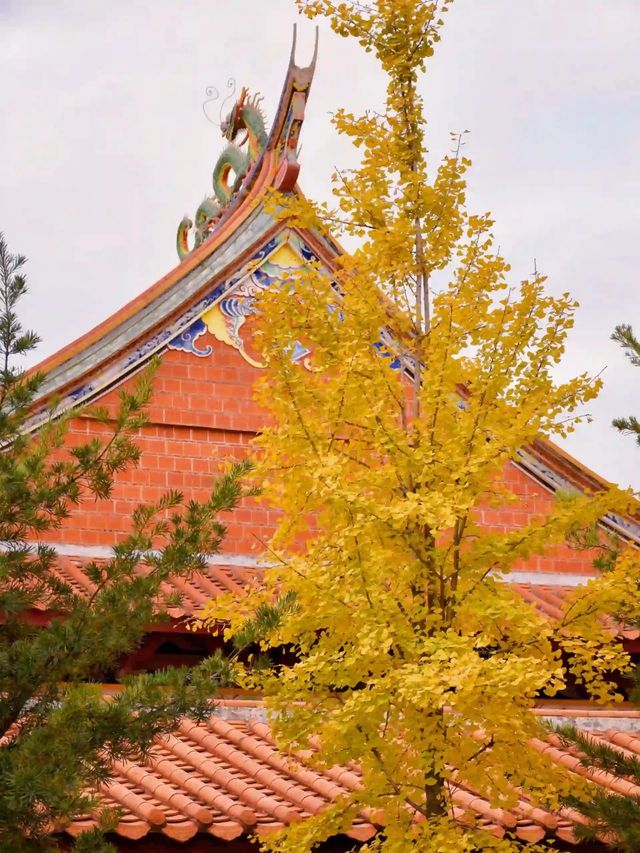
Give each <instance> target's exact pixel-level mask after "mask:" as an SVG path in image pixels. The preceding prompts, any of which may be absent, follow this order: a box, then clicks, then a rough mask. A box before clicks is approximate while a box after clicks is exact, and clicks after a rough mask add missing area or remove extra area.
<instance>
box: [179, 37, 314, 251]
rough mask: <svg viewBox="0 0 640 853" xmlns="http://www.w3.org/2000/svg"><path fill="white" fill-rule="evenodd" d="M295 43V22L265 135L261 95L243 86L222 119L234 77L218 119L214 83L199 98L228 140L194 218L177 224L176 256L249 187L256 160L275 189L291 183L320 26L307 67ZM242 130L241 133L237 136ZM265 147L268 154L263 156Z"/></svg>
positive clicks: (194, 245) (208, 231) (231, 95)
mask: <svg viewBox="0 0 640 853" xmlns="http://www.w3.org/2000/svg"><path fill="white" fill-rule="evenodd" d="M296 44H297V29H296V26H295V24H294V27H293V39H292V45H291V54H290V57H289V67H288V70H287V77H286V80H285V84H284V87H283V90H282V96H281V98H280V103H279V105H278V109H277V112H276V116H275V120H274V123H273V128H272V130H271V135H270V136H267V132H266V129H265V118H264V115H263V113H262V109H261V108H260V103H261V101H262V98H261V97H260V96H259V95H257V94H256V95H253V96H252V97H250V96H249V90H248V89H247V88H246V87H243V88H242V89H241V90H240V94H239V95H238V97H237V98H236V100H235V103H234V104H233V106H232V107H231V110H230V112H229V114H228V115H227V116H226V118H224V119H223V118H222V113H223V110H224V105H225V104H226V103H227V102H228V101H229V100H230V99H233V98H234V97H235V92H236V89H235V85H236V84H235V80H234V79H233V78H232V77H230V78H229V80H228V81H227V89H230V90H231V92H230V93H229V94H228V95H227V97H226V98H225V99H224V100H223V101H222V104H221V107H220V123H219V124H218V122H216V121H214V120H213V119H212V118H211V116H210V115H209V108H210V105H211V104H212V103H214V102H215V101H217V100H218V99H219V98H220V92H219V90H218V89H217V87H215V86H208V87H207V89H206V96H207V98H206V100H205V101H204V103H203V104H202V110H203V112H204V114H205V117H206V118H207V120H208V121H209V122H211V124H214V125H216V126H217V127H219V128H220V131H221V133H222V135H223V137H224V138H225V139H226V140H227V141H228V142H229V145H227V147H226V148H225V149H224V151H223V152H222V154H221V155H220V157H219V158H218V160H217V162H216V165H215V167H214V170H213V195H208V196H206V197H205V199H204V200H203V201H202V203H201V204H200V206H199V207H198V209H197V210H196V213H195V217H194V220H195V222H192V220H191V219H190V218H189V217H188V216H185V217H184V218H183V219H182V221H181V222H180V225H179V226H178V233H177V237H176V248H177V250H178V256H179V257H180V260H183V259H184V258H186V257H187V255H189V254H190V253H191V252H192V251H193V250H194V249H196V248H197V247H198V246H200V245H201V244H202V243H203V242H204V241H205V240H206V239H207V238H208V237H209V236H210V234H211V233H212V232H213V231H214V229H215V228H216V226H217V225H218V223H219V222H220V221H221V219H222V217H223V216H225V214H226V211H227V210H228V209H229V207H230V205H231V203H232V201H233V200H234V199H235V198H237V196H238V195H239V194H240V191H241V190H243V191H246V190H247V188H248V186H249V184H250V183H251V182H252V180H253V178H252V177H251V176H252V175H255V174H257V169H256V168H254V167H256V164H258V162H259V161H260V162H262V163H263V164H266V168H273V173H272V175H271V178H270V185H271V186H272V187H273V188H274V189H276V190H278V191H280V192H291V191H292V190H293V189H294V188H295V186H296V181H297V178H298V173H299V172H300V164H299V163H298V154H299V148H298V137H299V135H300V130H301V128H302V122H303V120H304V110H305V106H306V102H307V98H308V95H309V89H310V87H311V81H312V80H313V74H314V70H315V65H316V60H317V57H318V28H317V27H316V31H315V44H314V49H313V56H312V59H311V63H310V64H309V65H307V66H306V67H299V66H297V65H296V64H295V52H296ZM242 132H244V138H242V139H239V137H240V135H241V133H242ZM267 153H268V154H269V155H271V156H270V157H266V156H265V157H263V154H265V155H266V154H267ZM259 168H262V167H259ZM265 185H266V184H265ZM225 218H226V217H225Z"/></svg>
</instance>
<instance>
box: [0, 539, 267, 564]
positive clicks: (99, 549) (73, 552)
mask: <svg viewBox="0 0 640 853" xmlns="http://www.w3.org/2000/svg"><path fill="white" fill-rule="evenodd" d="M13 544H14V543H10V542H0V551H7V550H9V548H10V547H11V546H12V545H13ZM15 544H25V543H15ZM26 544H27V545H29V546H31V547H33V548H36V547H37V546H38V545H46V546H48V547H49V548H53V549H54V551H56V553H58V554H61V555H62V556H63V557H82V558H83V559H88V560H110V559H111V558H112V557H113V549H112V548H110V547H109V546H108V545H69V544H65V543H58V542H27V543H26ZM205 557H206V560H207V564H208V565H210V566H239V567H241V568H251V569H256V568H260V567H263V566H264V565H265V563H264V561H261V560H258V559H256V558H255V557H250V556H248V555H245V554H224V553H222V554H206V555H205Z"/></svg>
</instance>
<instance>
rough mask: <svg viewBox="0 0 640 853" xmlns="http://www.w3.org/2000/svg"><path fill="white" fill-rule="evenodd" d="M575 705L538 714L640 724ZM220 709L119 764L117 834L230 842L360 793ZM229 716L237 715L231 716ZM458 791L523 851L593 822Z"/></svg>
mask: <svg viewBox="0 0 640 853" xmlns="http://www.w3.org/2000/svg"><path fill="white" fill-rule="evenodd" d="M567 705H568V703H562V706H563V707H559V706H556V707H553V706H551V705H549V704H546V703H545V704H544V706H543V707H542V708H541V709H540V711H541V712H542V713H543V714H545V715H547V716H551V717H553V718H554V719H556V720H557V719H558V717H562V716H563V715H566V718H567V719H569V720H572V721H574V720H575V719H576V716H579V717H582V718H585V719H586V720H590V719H592V720H594V721H595V722H599V725H600V726H601V729H602V728H603V727H604V725H606V724H607V722H603V720H602V715H603V714H604V715H607V716H608V717H609V718H610V719H612V720H614V721H615V724H614V725H615V726H617V725H618V724H620V725H622V724H623V723H624V724H625V725H627V726H631V727H633V726H635V725H637V724H638V725H640V723H638V712H637V711H635V710H632V709H625V710H623V711H618V715H617V716H612V715H614V711H613V710H611V711H608V710H606V709H605V710H602V709H600V710H599V715H598V714H595V713H594V714H592V715H590V714H589V713H588V712H589V710H590V709H589V708H587V707H584V705H580V703H576V705H580V707H575V708H572V707H571V706H569V707H567ZM218 706H219V707H218V709H217V710H216V712H215V713H214V715H213V716H212V717H211V718H210V719H209V720H207V721H205V722H203V723H196V722H194V721H192V720H185V721H184V722H183V724H182V725H181V726H180V727H179V728H178V730H177V731H176V732H175V733H174V734H171V735H164V736H159V737H158V738H157V739H156V741H155V744H154V746H153V748H152V750H151V751H150V753H149V755H147V756H145V758H144V759H141V760H140V761H136V762H131V761H126V762H124V761H123V762H118V763H116V764H115V765H114V767H113V777H112V780H111V781H110V782H108V783H104V784H101V785H100V787H99V789H98V795H99V798H100V800H101V802H102V804H104V805H107V806H111V807H119V808H120V810H121V817H120V820H119V823H118V824H117V827H116V833H117V834H118V835H120V836H122V837H123V838H128V839H137V838H141V837H142V836H144V835H147V834H153V833H157V834H164V835H166V836H168V837H169V838H172V839H173V840H174V841H176V842H177V843H183V844H187V843H188V841H189V839H191V838H195V837H198V836H199V837H202V836H207V835H211V836H214V837H216V838H218V839H220V840H223V841H224V840H229V841H230V840H232V839H234V838H238V837H240V836H249V835H251V834H253V833H257V834H258V835H264V834H267V833H270V832H274V831H276V830H277V829H279V828H281V827H282V826H286V825H287V824H290V823H292V822H293V821H299V820H301V819H304V817H305V816H307V815H309V814H314V813H317V812H319V811H321V810H322V809H323V808H326V807H327V805H328V804H329V803H330V802H332V801H333V800H334V799H335V798H336V797H338V796H340V795H344V794H345V793H347V792H348V791H349V790H352V789H354V788H360V787H361V785H362V782H361V779H360V775H359V774H358V773H357V772H354V769H356V768H352V769H349V768H347V767H339V766H336V767H331V768H327V769H323V770H321V771H320V770H315V769H310V768H308V767H302V766H301V765H300V759H299V757H298V758H296V756H292V755H288V754H286V753H284V752H282V751H280V750H278V749H277V748H276V747H275V745H274V742H273V738H272V736H271V732H270V729H269V726H268V725H267V724H266V723H264V722H262V721H261V720H260V719H256V717H257V716H259V715H260V714H262V713H263V708H262V706H261V704H260V703H259V702H257V701H254V700H232V699H229V700H219V702H218ZM572 712H573V713H572ZM625 714H626V719H624V715H625ZM229 715H231V716H235V718H234V719H224V716H229ZM618 721H619V723H618ZM587 734H588V737H590V738H592V739H594V740H598V741H602V742H606V743H609V744H611V745H612V746H614V747H615V748H617V749H620V750H621V751H624V752H625V753H627V754H632V755H640V736H636V735H635V732H634V731H633V730H632V731H622V730H621V729H618V728H615V727H614V728H609V729H607V730H606V731H605V730H598V731H593V732H590V733H587ZM532 746H533V747H534V748H535V749H537V750H538V751H540V752H543V753H545V754H546V755H547V756H548V757H549V758H550V759H551V760H552V761H553V762H554V763H555V764H557V765H560V766H562V767H565V768H566V769H567V772H569V773H576V774H577V775H579V776H582V777H585V778H587V779H589V780H590V781H592V782H593V783H594V784H596V785H598V786H599V787H601V788H604V789H605V790H607V791H609V792H611V793H619V794H626V795H628V794H632V795H634V796H636V795H639V794H640V789H639V788H638V787H637V786H635V785H633V784H632V783H631V782H629V781H627V780H626V779H619V778H616V777H614V776H612V775H611V774H609V773H603V772H599V771H593V770H591V769H589V768H585V767H583V766H582V765H581V763H580V756H579V754H577V753H573V752H572V751H570V750H569V749H567V747H566V746H565V745H564V743H563V742H562V740H561V739H560V738H559V737H558V736H557V735H555V734H550V735H549V736H548V738H547V739H545V740H534V741H532ZM452 791H453V807H454V814H455V816H456V818H457V819H458V820H459V821H460V822H461V823H473V822H474V821H477V822H478V825H479V826H481V827H483V828H484V829H485V830H486V831H487V832H489V833H491V834H492V835H493V836H495V837H498V838H501V837H503V836H504V835H505V834H508V833H511V834H513V835H514V836H515V837H516V838H518V839H520V840H521V841H522V842H523V843H525V844H530V843H536V842H539V841H543V840H547V841H550V840H551V839H553V838H556V839H558V840H562V841H564V842H567V843H572V844H573V843H576V840H575V834H574V827H575V825H576V824H577V823H585V819H584V818H583V817H582V816H581V815H580V814H578V813H577V812H575V811H573V810H572V809H568V808H563V809H560V810H559V811H558V812H557V813H555V814H553V813H551V812H548V811H546V810H545V809H544V808H541V807H539V806H536V805H534V804H533V803H532V802H530V801H529V799H528V797H527V794H526V791H525V792H521V793H520V795H519V801H518V803H517V805H516V806H515V807H514V808H513V809H511V810H505V809H502V808H499V807H494V806H492V805H491V803H489V802H488V801H487V800H486V799H485V798H484V797H482V796H479V795H478V794H476V793H475V792H474V791H473V790H472V789H471V788H469V787H468V786H467V785H466V784H465V783H464V780H462V779H458V778H457V777H456V778H454V779H453V780H452ZM374 815H375V813H374V811H373V810H371V809H370V810H366V811H363V812H362V813H361V815H360V816H359V817H358V818H356V820H354V822H353V825H352V827H351V829H350V830H349V833H348V834H349V836H350V837H351V838H352V839H354V840H360V841H366V840H368V839H370V838H371V837H372V836H373V835H374V834H375V832H376V831H377V827H378V826H379V825H380V824H379V821H380V815H379V814H378V816H377V819H376V817H375V816H374ZM94 817H95V816H88V815H84V816H81V817H79V818H78V819H77V820H75V821H74V822H73V823H71V824H70V825H69V826H67V827H66V828H65V831H66V832H67V833H68V834H69V835H71V836H77V835H78V834H79V833H80V832H81V831H83V830H85V829H87V828H89V827H91V826H92V825H93V821H94Z"/></svg>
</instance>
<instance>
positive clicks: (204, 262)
mask: <svg viewBox="0 0 640 853" xmlns="http://www.w3.org/2000/svg"><path fill="white" fill-rule="evenodd" d="M295 47H296V36H295V27H294V37H293V44H292V49H291V56H290V58H289V65H288V68H287V74H286V78H285V82H284V85H283V88H282V93H281V96H280V101H279V104H278V108H277V110H276V115H275V118H274V122H273V126H272V129H271V132H270V134H269V138H268V140H267V145H266V147H265V150H264V151H263V153H262V155H261V156H260V157H259V159H258V161H257V162H256V163H255V164H254V166H253V168H252V169H251V171H250V173H249V174H248V175H247V177H246V179H245V181H244V183H243V186H242V187H241V189H240V190H239V192H238V194H237V195H236V196H235V198H234V199H233V201H232V203H231V204H230V205H229V207H228V208H227V209H226V210H225V212H224V214H223V216H222V218H221V220H220V222H218V223H217V225H216V228H215V229H214V231H213V232H212V234H211V236H210V237H209V238H208V239H207V240H205V241H204V242H203V243H202V244H201V245H200V246H199V247H198V248H197V249H195V250H194V251H193V252H191V253H190V254H189V255H188V256H187V257H186V258H185V259H184V260H183V261H182V262H181V263H179V264H178V265H177V266H176V267H174V269H172V270H171V271H170V272H168V273H167V274H166V275H165V276H163V277H162V278H161V279H160V280H159V281H157V282H156V283H155V284H153V285H151V286H150V287H148V288H147V289H146V290H145V291H143V292H142V293H141V294H140V295H138V296H136V297H135V298H134V299H132V300H131V301H130V302H128V303H127V304H126V305H124V306H123V307H122V308H120V309H119V310H118V311H116V312H115V313H114V314H112V315H111V316H110V317H109V318H107V319H106V320H104V321H103V322H102V323H100V324H98V325H97V326H95V327H94V328H93V329H91V330H90V331H88V332H86V333H85V334H84V335H82V336H80V337H79V338H77V339H76V340H74V341H72V342H71V343H69V344H67V345H66V346H64V347H63V348H62V349H60V350H58V351H57V352H56V353H54V354H53V355H51V356H49V357H48V358H46V359H44V360H43V361H41V362H40V363H39V364H37V365H36V366H35V367H34V368H32V371H31V372H32V373H35V372H40V373H43V374H45V376H46V377H47V380H46V382H45V384H44V386H43V391H42V393H41V395H40V396H39V398H38V400H37V401H36V408H40V407H41V406H42V405H43V404H44V403H45V402H46V400H47V399H48V398H50V397H52V396H54V395H55V396H58V395H62V394H64V393H65V392H68V391H69V390H70V389H71V387H72V386H74V385H78V384H81V383H83V382H85V381H86V380H87V379H88V377H89V376H90V375H91V374H92V373H94V372H95V371H96V370H98V369H99V368H101V367H104V365H105V362H107V361H108V360H109V359H112V358H113V357H114V355H115V353H114V351H113V348H109V347H108V346H106V347H105V346H102V347H101V344H102V343H103V342H105V341H106V340H107V339H108V338H109V336H111V337H113V336H114V334H116V333H117V331H118V330H119V329H121V328H123V327H125V326H128V327H129V328H131V327H132V326H133V325H134V324H135V321H136V319H137V318H142V317H144V315H145V314H146V313H147V311H148V310H149V309H150V308H151V307H152V306H154V305H158V304H161V303H162V301H163V298H165V297H167V295H168V294H170V293H171V292H172V291H175V289H176V286H177V285H179V284H180V283H181V282H182V281H184V280H186V279H188V277H189V276H190V275H192V274H193V273H197V272H199V271H200V270H202V271H203V272H204V271H206V268H207V266H209V265H210V263H211V260H212V257H213V256H214V255H217V254H218V253H221V252H224V251H225V250H226V249H227V248H228V247H229V246H230V245H231V244H232V243H233V241H234V238H235V236H236V235H237V234H238V233H239V232H240V231H242V229H243V228H245V227H246V226H247V224H248V221H249V219H250V218H251V217H253V218H254V219H255V218H256V217H259V216H260V214H261V204H262V201H263V200H264V197H265V195H266V193H267V191H268V189H269V188H270V187H271V186H273V184H274V180H275V178H276V174H277V171H278V168H279V166H280V160H279V157H280V155H279V149H282V147H283V145H284V144H285V143H286V140H285V139H283V134H284V132H285V130H286V129H287V125H286V123H287V116H288V115H289V110H290V106H291V103H292V99H293V96H294V93H295V92H296V91H300V90H302V89H305V90H306V91H308V89H309V86H310V85H311V81H312V79H313V73H314V70H315V63H316V56H317V32H316V47H315V50H314V55H313V60H312V62H311V64H310V65H309V66H307V67H298V66H297V65H296V64H295ZM261 215H262V218H263V220H264V222H263V224H264V227H263V228H262V229H259V228H258V229H256V232H261V233H256V234H255V240H254V241H253V243H252V244H251V245H245V246H242V247H241V248H240V249H239V253H240V254H244V253H250V251H251V250H252V249H254V248H255V246H256V245H257V244H258V243H259V242H260V241H261V240H264V239H268V237H269V232H270V231H273V226H274V224H273V222H271V226H272V227H271V228H270V227H269V223H268V222H267V219H268V217H266V215H265V214H264V213H262V214H261ZM245 242H246V241H245ZM240 254H239V256H238V257H237V258H231V259H229V263H228V264H226V265H225V266H224V268H223V269H221V270H219V271H218V273H217V274H218V275H220V276H222V275H224V274H226V273H228V271H229V269H230V268H231V267H232V266H233V264H234V263H237V262H239V261H240V262H241V261H242V257H241V256H240ZM205 286H206V282H204V283H203V287H205ZM201 289H202V288H201ZM192 300H193V293H192V294H189V295H188V296H186V301H187V302H188V301H192ZM168 310H170V313H171V315H172V316H173V315H175V314H176V313H177V312H178V310H179V309H178V307H177V306H175V305H172V306H170V308H169V309H168ZM161 322H162V321H161V320H158V321H156V322H154V323H153V325H151V326H150V325H149V324H148V323H143V322H141V323H140V332H139V334H138V335H130V337H129V340H128V341H127V342H126V348H127V349H130V348H132V347H134V346H135V345H136V344H137V343H139V342H140V341H141V340H143V339H145V338H147V337H149V335H151V334H153V332H154V331H155V330H157V329H158V327H159V325H160V323H161ZM101 350H102V352H101ZM120 351H122V349H121V350H120ZM91 354H93V355H94V357H93V358H91V357H90V355H91ZM83 356H84V357H85V358H83ZM82 361H85V362H86V364H85V365H84V366H83V364H82V363H81V362H82ZM74 367H76V368H77V369H74Z"/></svg>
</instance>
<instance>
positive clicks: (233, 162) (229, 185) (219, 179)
mask: <svg viewBox="0 0 640 853" xmlns="http://www.w3.org/2000/svg"><path fill="white" fill-rule="evenodd" d="M227 88H232V92H231V93H230V95H228V96H227V97H226V98H225V100H224V101H223V102H222V105H221V107H220V115H222V109H223V108H224V105H225V103H226V102H227V101H228V100H229V98H231V97H233V95H234V94H235V80H234V79H233V77H230V78H229V80H228V81H227ZM206 94H207V95H208V96H209V97H208V98H207V100H206V101H205V102H204V103H203V105H202V109H203V112H204V114H205V117H206V118H207V120H208V121H210V122H211V123H212V124H216V122H214V121H212V120H211V118H210V116H209V115H208V113H207V105H208V104H210V103H212V102H213V101H216V100H217V99H218V98H219V97H220V93H219V92H218V89H217V88H216V87H215V86H209V87H207V89H206ZM261 101H262V98H261V97H260V96H259V95H257V94H256V95H254V96H253V97H249V90H248V89H247V88H246V86H243V87H242V89H241V90H240V94H239V96H238V98H237V100H236V102H235V103H234V105H233V106H232V108H231V110H230V112H229V114H228V115H227V116H226V118H224V119H222V118H221V121H220V124H219V125H218V126H219V127H220V131H221V132H222V136H223V137H224V138H225V139H226V140H227V141H228V142H229V145H227V147H226V148H225V149H224V151H223V152H222V154H221V155H220V156H219V157H218V160H217V161H216V165H215V166H214V169H213V175H212V183H213V192H214V194H213V195H211V196H207V197H205V199H204V200H203V201H202V203H201V204H200V205H199V207H198V209H197V210H196V214H195V226H194V223H193V222H192V221H191V219H190V218H189V217H188V216H185V217H184V218H183V219H182V221H181V222H180V225H179V226H178V233H177V239H176V248H177V250H178V256H179V257H180V260H182V259H183V258H186V256H187V255H188V254H189V253H190V252H192V251H193V250H194V249H195V248H197V247H198V246H199V245H200V244H201V243H202V242H203V240H205V239H206V238H207V237H208V236H209V234H210V233H211V231H212V230H213V228H214V226H215V225H216V223H217V222H218V220H219V219H220V217H221V216H222V214H223V212H224V211H225V209H226V208H227V207H228V206H229V204H230V202H231V201H232V200H233V198H234V196H235V195H236V193H237V192H238V190H239V189H240V187H241V186H242V184H243V183H244V180H245V178H246V176H247V175H248V173H249V171H250V170H251V167H252V166H253V165H254V163H255V162H256V161H257V160H258V158H259V157H260V155H261V154H262V152H263V151H264V149H265V148H266V145H267V132H266V129H265V119H264V115H263V113H262V110H261V108H260V103H261ZM242 131H244V138H243V139H241V140H239V141H238V137H239V135H240V133H241V132H242ZM245 145H246V150H245V147H244V146H245ZM192 229H193V245H192V246H190V245H189V234H190V232H191V231H192Z"/></svg>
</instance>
